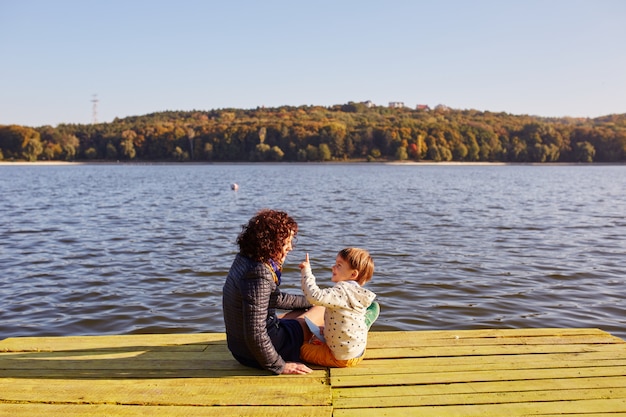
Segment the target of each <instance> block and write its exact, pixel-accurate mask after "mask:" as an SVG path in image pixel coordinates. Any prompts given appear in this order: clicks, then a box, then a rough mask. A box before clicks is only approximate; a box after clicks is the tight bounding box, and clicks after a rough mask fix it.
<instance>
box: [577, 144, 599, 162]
mask: <svg viewBox="0 0 626 417" xmlns="http://www.w3.org/2000/svg"><path fill="white" fill-rule="evenodd" d="M573 150H574V158H575V160H576V161H577V162H593V157H594V156H595V155H596V150H595V148H594V147H593V145H592V144H591V143H589V142H576V143H575V144H574V149H573Z"/></svg>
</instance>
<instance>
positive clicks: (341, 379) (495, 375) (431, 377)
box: [330, 366, 626, 387]
mask: <svg viewBox="0 0 626 417" xmlns="http://www.w3.org/2000/svg"><path fill="white" fill-rule="evenodd" d="M623 375H626V367H624V366H619V367H603V368H595V367H587V368H557V369H531V370H527V369H521V370H513V369H511V370H496V371H471V372H432V373H424V374H386V375H357V376H349V375H347V376H338V377H335V376H331V378H330V380H331V385H332V386H333V387H358V386H385V385H409V384H411V385H416V384H436V383H457V382H480V381H506V380H534V379H554V378H580V377H597V376H623Z"/></svg>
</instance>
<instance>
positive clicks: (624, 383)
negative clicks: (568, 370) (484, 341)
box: [332, 376, 626, 401]
mask: <svg viewBox="0 0 626 417" xmlns="http://www.w3.org/2000/svg"><path fill="white" fill-rule="evenodd" d="M624 387H626V376H609V377H606V376H603V377H592V378H584V377H583V378H561V379H559V378H555V379H544V380H541V379H535V380H521V381H487V382H461V383H453V384H447V383H442V384H437V383H433V384H423V385H393V386H373V387H351V388H333V390H332V392H333V399H334V401H337V400H343V399H354V400H359V399H362V398H365V399H367V398H375V397H392V396H399V397H402V396H412V395H442V394H465V393H470V394H473V393H480V392H483V393H497V392H522V391H542V390H555V389H560V390H567V389H598V388H624Z"/></svg>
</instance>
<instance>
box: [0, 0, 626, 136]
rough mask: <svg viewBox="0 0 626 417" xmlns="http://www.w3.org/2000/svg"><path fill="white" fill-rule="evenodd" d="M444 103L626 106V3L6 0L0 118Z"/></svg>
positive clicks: (41, 121)
mask: <svg viewBox="0 0 626 417" xmlns="http://www.w3.org/2000/svg"><path fill="white" fill-rule="evenodd" d="M94 94H97V99H98V100H99V101H98V106H97V115H98V121H100V122H110V121H112V120H113V119H114V118H115V117H120V118H123V117H126V116H136V115H142V114H147V113H152V112H157V111H162V110H194V109H197V110H211V109H219V108H226V107H235V108H243V109H248V108H256V107H257V106H266V107H275V106H281V105H290V106H300V105H323V106H329V105H333V104H342V103H347V102H349V101H357V102H358V101H365V100H371V101H373V102H374V103H376V104H379V105H387V104H388V103H389V102H390V101H403V102H404V103H405V104H406V105H407V106H411V107H414V106H415V105H417V104H428V105H430V106H431V107H433V106H436V105H438V104H445V105H447V106H449V107H452V108H456V109H477V110H488V111H494V112H500V111H504V112H507V113H512V114H531V115H539V116H574V117H597V116H601V115H607V114H612V113H626V1H624V0H588V1H581V0H484V1H483V0H476V1H472V0H458V1H453V0H438V1H433V0H428V1H422V0H405V1H401V0H379V1H370V0H357V1H352V0H346V1H341V0H334V1H326V0H316V1H299V0H284V1H283V0H280V1H272V0H258V1H243V0H220V1H210V0H205V1H191V0H176V1H160V0H150V1H148V0H124V1H121V0H101V1H95V0H91V1H90V0H20V1H17V0H0V124H20V125H27V126H41V125H47V124H49V125H53V126H56V125H57V124H59V123H91V121H92V99H93V95H94Z"/></svg>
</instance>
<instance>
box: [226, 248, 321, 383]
mask: <svg viewBox="0 0 626 417" xmlns="http://www.w3.org/2000/svg"><path fill="white" fill-rule="evenodd" d="M309 307H311V304H310V303H309V302H308V301H307V300H306V298H305V297H304V295H293V294H286V293H283V292H281V291H280V289H279V287H278V285H277V284H276V283H275V282H274V278H273V275H272V273H271V271H270V269H269V267H268V266H267V265H265V264H263V263H260V262H255V261H252V260H251V259H248V258H246V257H244V256H242V255H241V254H238V255H237V256H236V257H235V260H234V261H233V264H232V266H231V267H230V271H229V272H228V276H227V277H226V283H225V284H224V291H223V294H222V308H223V310H224V325H225V327H226V339H227V343H228V349H229V350H230V351H231V353H232V354H233V356H234V357H235V358H236V359H237V360H238V361H239V362H241V363H243V364H244V365H248V366H250V362H252V363H254V364H257V365H258V366H259V367H260V368H263V369H267V370H268V371H271V372H273V373H275V374H280V373H282V371H283V369H284V367H285V361H284V360H283V358H282V357H281V356H280V355H279V354H278V352H276V349H275V348H274V345H273V344H272V341H271V340H270V337H269V335H268V333H267V329H268V328H269V327H270V326H278V325H279V321H278V317H277V316H276V309H277V308H278V309H284V310H293V309H299V308H309Z"/></svg>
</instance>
